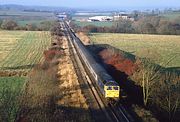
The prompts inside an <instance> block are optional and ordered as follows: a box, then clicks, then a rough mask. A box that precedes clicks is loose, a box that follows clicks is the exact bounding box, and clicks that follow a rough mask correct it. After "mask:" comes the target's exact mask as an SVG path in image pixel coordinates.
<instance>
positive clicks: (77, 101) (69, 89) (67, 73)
mask: <svg viewBox="0 0 180 122" xmlns="http://www.w3.org/2000/svg"><path fill="white" fill-rule="evenodd" d="M62 48H63V49H64V52H65V56H64V57H63V58H60V59H59V66H58V68H59V69H58V75H59V76H60V77H59V81H60V84H59V89H60V91H62V93H61V96H62V97H61V98H60V99H59V100H58V105H59V106H61V107H64V108H65V110H66V111H65V112H67V111H68V113H67V114H68V120H69V119H70V120H71V119H72V120H73V121H90V115H89V111H88V105H87V103H86V99H85V97H84V96H83V94H82V91H81V89H80V84H79V82H78V78H77V75H76V73H75V70H74V67H73V63H72V61H71V60H72V59H70V52H69V47H68V42H67V40H66V39H64V41H63V44H62ZM71 113H72V115H71Z"/></svg>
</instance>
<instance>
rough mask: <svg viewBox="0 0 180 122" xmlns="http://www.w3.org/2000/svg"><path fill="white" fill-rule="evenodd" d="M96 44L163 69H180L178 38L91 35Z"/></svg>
mask: <svg viewBox="0 0 180 122" xmlns="http://www.w3.org/2000/svg"><path fill="white" fill-rule="evenodd" d="M89 37H90V39H91V40H92V41H93V42H94V43H96V44H108V45H111V46H114V47H116V48H118V49H120V50H123V51H126V52H129V53H132V54H134V55H136V56H139V57H142V58H145V57H146V58H150V59H151V60H153V61H154V62H155V63H158V64H160V65H162V66H164V67H180V36H175V35H146V34H112V33H98V34H97V33H96V34H95V33H92V34H90V35H89Z"/></svg>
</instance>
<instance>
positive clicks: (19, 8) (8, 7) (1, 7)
mask: <svg viewBox="0 0 180 122" xmlns="http://www.w3.org/2000/svg"><path fill="white" fill-rule="evenodd" d="M0 10H17V11H47V12H62V11H73V9H71V8H67V7H50V6H24V5H16V4H5V5H0Z"/></svg>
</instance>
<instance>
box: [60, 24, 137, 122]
mask: <svg viewBox="0 0 180 122" xmlns="http://www.w3.org/2000/svg"><path fill="white" fill-rule="evenodd" d="M61 25H62V27H63V29H64V31H65V34H66V37H67V40H68V45H69V49H70V57H71V59H72V61H73V65H74V68H75V71H76V74H77V76H78V80H79V83H80V85H81V87H82V91H83V94H84V96H85V97H86V99H87V104H88V105H89V109H90V113H91V114H92V117H93V120H94V121H98V122H99V121H104V122H105V121H108V122H110V121H114V122H133V121H134V120H133V119H132V117H131V116H130V115H128V113H126V111H125V110H124V109H123V107H120V106H114V105H112V104H109V103H107V102H106V100H105V99H104V98H103V96H102V95H101V93H100V92H99V89H98V88H97V86H96V84H95V83H94V82H93V78H92V77H91V75H90V73H89V72H88V70H87V69H86V68H85V66H84V64H83V61H82V59H81V58H80V56H79V54H78V52H77V51H76V48H75V46H74V44H73V41H72V40H73V39H74V38H73V37H72V36H71V34H72V32H71V31H70V29H69V27H68V25H66V23H65V22H61ZM83 89H84V90H83Z"/></svg>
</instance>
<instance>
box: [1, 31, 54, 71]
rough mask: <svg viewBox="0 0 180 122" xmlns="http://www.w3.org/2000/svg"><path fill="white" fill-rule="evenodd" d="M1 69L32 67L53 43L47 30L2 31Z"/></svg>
mask: <svg viewBox="0 0 180 122" xmlns="http://www.w3.org/2000/svg"><path fill="white" fill-rule="evenodd" d="M0 37H1V38H0V57H1V58H0V69H31V68H32V67H33V66H34V65H35V64H37V63H39V62H40V61H41V60H42V56H43V51H44V50H46V49H47V48H48V46H49V45H50V43H51V37H50V33H49V32H45V31H41V32H40V31H0Z"/></svg>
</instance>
